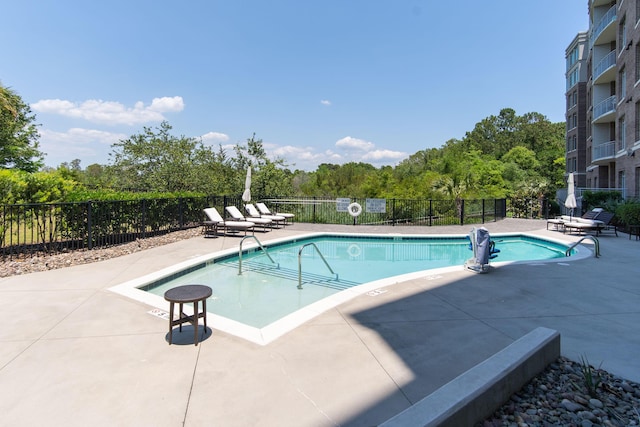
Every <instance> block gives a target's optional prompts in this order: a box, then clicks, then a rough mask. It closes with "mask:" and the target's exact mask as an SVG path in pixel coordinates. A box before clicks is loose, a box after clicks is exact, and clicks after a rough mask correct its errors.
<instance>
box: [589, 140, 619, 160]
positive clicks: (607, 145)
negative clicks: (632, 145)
mask: <svg viewBox="0 0 640 427" xmlns="http://www.w3.org/2000/svg"><path fill="white" fill-rule="evenodd" d="M591 150H592V152H591V159H592V162H595V161H597V160H600V159H605V158H609V157H613V155H614V154H615V152H616V142H615V141H609V142H603V143H602V144H598V145H594V146H593V147H592V148H591Z"/></svg>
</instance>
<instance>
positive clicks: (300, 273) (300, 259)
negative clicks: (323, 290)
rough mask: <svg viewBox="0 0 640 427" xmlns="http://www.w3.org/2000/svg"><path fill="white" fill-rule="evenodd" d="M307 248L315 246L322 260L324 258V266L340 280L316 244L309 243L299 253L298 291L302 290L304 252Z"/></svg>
mask: <svg viewBox="0 0 640 427" xmlns="http://www.w3.org/2000/svg"><path fill="white" fill-rule="evenodd" d="M307 246H313V247H314V248H315V249H316V252H318V255H320V258H322V261H324V265H326V266H327V268H328V269H329V271H330V272H331V274H335V276H336V280H338V275H337V274H336V273H335V272H334V271H333V269H332V268H331V266H330V265H329V263H328V262H327V260H326V259H324V255H322V252H320V249H318V247H317V246H316V244H315V243H307V244H305V245H302V247H301V248H300V250H299V251H298V289H302V250H303V249H304V248H306V247H307Z"/></svg>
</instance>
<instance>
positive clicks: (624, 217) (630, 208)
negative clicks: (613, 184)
mask: <svg viewBox="0 0 640 427" xmlns="http://www.w3.org/2000/svg"><path fill="white" fill-rule="evenodd" d="M615 212H616V216H617V217H618V218H619V219H620V221H622V222H623V223H624V224H625V225H638V224H640V201H638V200H631V201H627V202H625V203H621V204H619V205H618V208H617V209H616V211H615Z"/></svg>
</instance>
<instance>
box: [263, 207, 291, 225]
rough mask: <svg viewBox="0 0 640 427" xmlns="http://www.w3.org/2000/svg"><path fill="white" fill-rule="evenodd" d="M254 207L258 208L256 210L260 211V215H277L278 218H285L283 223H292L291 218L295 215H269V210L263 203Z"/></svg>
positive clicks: (281, 213)
mask: <svg viewBox="0 0 640 427" xmlns="http://www.w3.org/2000/svg"><path fill="white" fill-rule="evenodd" d="M256 206H257V207H258V210H259V211H260V213H261V214H262V215H278V216H283V217H284V218H285V223H286V222H287V221H290V222H293V217H294V216H295V215H294V214H292V213H285V212H276V213H275V214H274V213H271V211H270V210H269V208H268V207H267V205H265V204H264V203H262V202H257V203H256Z"/></svg>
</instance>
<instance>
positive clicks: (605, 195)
mask: <svg viewBox="0 0 640 427" xmlns="http://www.w3.org/2000/svg"><path fill="white" fill-rule="evenodd" d="M622 200H623V199H622V194H621V193H620V192H619V191H585V192H584V193H582V209H583V210H584V211H588V210H591V209H593V208H603V209H604V210H606V211H609V212H616V207H617V206H618V205H619V204H620V203H621V202H622Z"/></svg>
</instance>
